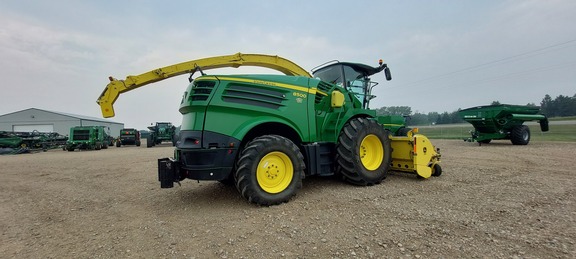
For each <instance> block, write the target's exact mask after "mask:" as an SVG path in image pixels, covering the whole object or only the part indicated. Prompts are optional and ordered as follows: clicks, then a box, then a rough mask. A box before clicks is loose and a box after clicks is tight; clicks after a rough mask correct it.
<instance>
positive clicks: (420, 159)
mask: <svg viewBox="0 0 576 259" xmlns="http://www.w3.org/2000/svg"><path fill="white" fill-rule="evenodd" d="M390 139H391V140H392V142H391V145H392V150H393V151H392V165H391V170H393V171H401V172H407V173H416V174H417V175H419V176H421V177H422V178H429V177H430V176H431V175H432V168H433V166H434V165H436V164H437V163H439V159H440V154H438V153H437V152H436V148H435V147H434V146H433V145H432V142H430V140H429V139H428V138H427V137H426V136H424V135H421V134H414V133H413V132H409V133H408V136H406V137H397V136H392V137H390Z"/></svg>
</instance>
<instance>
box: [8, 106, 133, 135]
mask: <svg viewBox="0 0 576 259" xmlns="http://www.w3.org/2000/svg"><path fill="white" fill-rule="evenodd" d="M74 126H107V127H108V128H109V129H110V132H109V133H110V135H111V136H113V137H118V135H119V132H120V130H121V129H122V128H124V123H119V122H113V121H109V120H106V119H100V118H94V117H88V116H83V115H77V114H70V113H64V112H56V111H47V110H42V109H37V108H29V109H26V110H21V111H17V112H12V113H8V114H4V115H0V131H13V132H32V131H35V130H36V131H39V132H56V133H58V134H60V135H68V134H70V128H72V127H74Z"/></svg>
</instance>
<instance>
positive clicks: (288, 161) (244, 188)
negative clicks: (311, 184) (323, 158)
mask: <svg viewBox="0 0 576 259" xmlns="http://www.w3.org/2000/svg"><path fill="white" fill-rule="evenodd" d="M236 168H237V170H236V172H235V179H236V188H237V189H238V191H240V194H242V196H243V197H244V198H246V199H247V200H248V201H249V202H251V203H256V204H259V205H263V206H270V205H276V204H280V203H283V202H287V201H289V200H290V199H291V198H292V197H293V196H294V195H296V192H297V191H298V190H299V189H300V188H302V178H303V177H304V169H305V168H306V166H305V165H304V156H302V153H301V152H300V149H298V146H296V145H295V144H294V143H293V142H292V141H290V140H289V139H287V138H285V137H282V136H277V135H265V136H262V137H258V138H255V139H254V140H252V141H250V142H249V143H248V144H247V145H246V148H244V150H243V151H242V153H241V154H240V157H239V158H238V162H237V164H236Z"/></svg>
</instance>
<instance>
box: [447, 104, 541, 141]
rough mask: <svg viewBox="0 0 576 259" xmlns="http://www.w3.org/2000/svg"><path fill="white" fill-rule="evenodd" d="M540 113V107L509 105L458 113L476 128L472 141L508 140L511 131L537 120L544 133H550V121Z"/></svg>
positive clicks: (473, 108)
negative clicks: (527, 122)
mask: <svg viewBox="0 0 576 259" xmlns="http://www.w3.org/2000/svg"><path fill="white" fill-rule="evenodd" d="M539 113H540V108H539V107H535V106H524V105H509V104H498V105H486V106H478V107H472V108H468V109H464V110H461V111H459V112H458V114H459V115H460V117H461V118H462V119H463V120H465V121H467V122H468V123H470V124H472V126H474V132H472V139H470V140H476V141H484V140H490V139H508V138H509V137H510V131H511V130H512V129H513V128H514V127H516V126H519V125H522V124H523V123H524V122H526V121H534V120H537V121H539V122H540V125H541V128H542V131H548V128H547V127H548V126H547V125H548V119H547V118H546V116H545V115H542V114H539Z"/></svg>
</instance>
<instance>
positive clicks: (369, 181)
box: [336, 118, 392, 186]
mask: <svg viewBox="0 0 576 259" xmlns="http://www.w3.org/2000/svg"><path fill="white" fill-rule="evenodd" d="M388 136H389V132H388V131H387V130H385V129H384V127H382V125H380V124H378V122H376V121H374V120H370V119H366V118H355V119H352V120H350V121H349V122H348V123H346V125H344V128H343V129H342V132H341V133H340V136H339V137H338V145H337V146H336V151H337V154H336V162H337V169H336V172H337V173H338V174H340V175H342V176H343V178H344V179H345V180H346V181H348V182H350V183H352V184H356V185H362V186H366V185H374V184H379V183H380V182H382V180H384V179H385V178H386V175H387V174H388V170H389V169H390V162H391V161H392V147H391V144H390V138H388Z"/></svg>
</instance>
